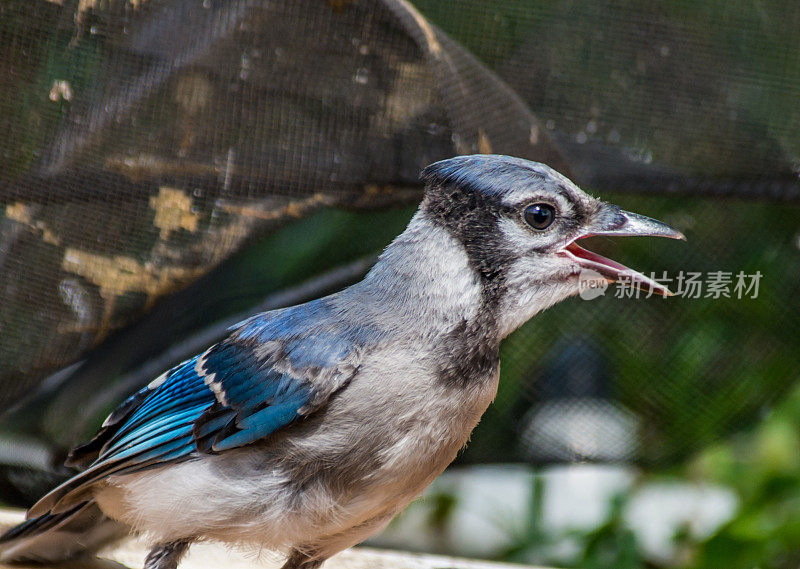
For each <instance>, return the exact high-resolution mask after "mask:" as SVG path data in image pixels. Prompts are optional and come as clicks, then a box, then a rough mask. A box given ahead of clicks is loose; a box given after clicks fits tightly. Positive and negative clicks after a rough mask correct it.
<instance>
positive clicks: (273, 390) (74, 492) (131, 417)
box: [30, 299, 357, 515]
mask: <svg viewBox="0 0 800 569" xmlns="http://www.w3.org/2000/svg"><path fill="white" fill-rule="evenodd" d="M326 302H327V301H326V300H325V299H321V300H319V301H315V302H312V303H308V304H307V305H300V306H296V307H292V308H289V309H284V310H281V311H275V312H272V313H266V314H262V315H259V316H257V317H254V318H251V319H249V320H246V321H245V322H243V323H242V324H240V325H239V326H238V327H235V328H234V329H233V332H232V334H231V336H229V337H228V338H227V339H226V340H223V341H222V342H220V343H219V344H215V345H214V346H212V347H211V348H209V349H208V350H207V351H206V352H205V353H203V354H201V355H199V356H196V357H194V358H191V359H189V360H186V361H185V362H183V363H181V364H179V365H177V366H175V367H174V368H173V369H172V370H170V371H169V372H168V373H167V374H165V376H164V377H163V378H159V379H158V380H156V381H154V382H153V383H152V384H151V385H149V386H148V387H146V388H144V389H142V390H141V391H139V392H138V393H137V394H135V395H133V396H132V397H131V398H129V399H128V400H127V401H126V402H125V403H124V404H123V405H122V406H120V408H119V409H118V410H117V411H115V412H114V413H112V414H111V415H110V416H109V419H107V420H106V423H105V424H104V428H103V429H102V430H101V431H100V433H99V434H98V436H97V437H95V438H94V439H93V440H92V441H90V442H89V443H87V444H86V445H84V446H83V447H78V448H77V449H76V450H75V451H73V455H72V457H73V463H74V464H85V465H87V466H88V468H87V469H86V470H85V471H84V472H82V473H80V474H78V475H77V476H75V477H73V478H72V479H70V480H68V481H67V482H65V483H64V484H62V485H61V486H59V487H58V488H56V489H55V490H53V491H52V492H51V493H50V494H48V495H47V496H45V497H44V498H43V499H42V500H41V501H40V502H39V503H38V504H36V505H35V506H34V507H33V508H31V510H30V515H40V514H42V513H45V512H47V511H64V510H65V509H67V508H69V507H71V506H70V504H73V505H74V503H75V502H74V501H71V498H74V499H76V500H77V499H78V497H80V495H81V493H82V492H83V491H84V490H85V488H86V487H87V486H89V485H91V484H93V483H94V482H96V481H98V480H100V479H102V478H103V477H105V476H108V475H110V474H125V473H131V472H136V471H139V470H141V469H143V468H149V467H151V466H153V465H157V464H162V463H165V462H172V461H181V460H186V459H189V458H192V457H196V456H198V455H199V454H200V453H204V452H223V451H226V450H230V449H233V448H236V447H240V446H244V445H248V444H251V443H253V442H256V441H258V440H259V439H263V438H264V437H267V436H269V435H270V434H271V433H273V432H275V431H276V430H278V429H281V428H284V427H286V426H287V425H289V424H291V423H292V422H293V421H295V420H297V419H298V418H299V417H301V416H302V415H303V414H306V413H308V412H310V411H313V409H314V408H316V407H313V406H311V405H310V402H311V401H312V400H313V401H314V402H315V405H316V406H319V405H320V404H321V402H324V401H325V400H326V398H327V397H328V396H330V395H331V394H332V393H334V392H335V391H336V390H338V389H340V388H341V387H343V386H344V385H346V383H347V382H348V381H349V378H350V377H352V375H354V374H355V371H356V370H357V365H356V363H355V360H356V358H355V356H353V352H352V350H353V349H354V348H353V342H352V337H350V336H349V335H348V333H347V330H346V329H344V330H343V329H341V328H337V327H336V326H334V325H331V323H330V322H327V321H325V317H326V315H328V314H329V313H330V310H329V306H328V305H327V304H325V303H326ZM348 358H349V359H348ZM342 362H345V363H346V365H344V367H341V369H340V367H339V366H341V365H342ZM278 364H280V365H278ZM326 374H327V375H326ZM312 407H313V408H312Z"/></svg>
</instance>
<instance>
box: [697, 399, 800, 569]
mask: <svg viewBox="0 0 800 569" xmlns="http://www.w3.org/2000/svg"><path fill="white" fill-rule="evenodd" d="M688 472H689V473H690V475H692V476H695V477H702V478H704V479H707V480H712V481H715V482H718V483H721V484H725V485H727V486H729V487H731V488H733V489H735V490H736V492H737V493H738V494H739V496H740V498H741V500H742V505H741V507H740V509H739V511H738V513H737V514H736V516H735V517H734V519H733V520H731V521H730V522H729V523H728V524H726V525H725V526H724V527H723V528H721V529H720V530H719V531H718V532H717V533H716V534H715V535H713V536H712V537H710V538H709V539H708V540H707V541H705V542H703V543H700V544H697V555H696V562H695V563H693V567H696V568H697V569H716V568H717V567H726V568H728V569H739V568H741V569H750V568H752V567H758V568H760V569H793V568H795V567H797V566H798V564H799V563H800V385H797V386H795V387H794V388H793V389H792V391H791V392H790V393H789V394H788V395H787V396H786V397H785V398H784V399H783V400H782V401H781V402H780V403H779V404H778V405H777V406H776V407H775V409H773V411H772V412H771V413H770V414H769V415H768V416H767V417H766V418H765V419H764V421H763V422H761V423H760V424H759V425H758V426H757V427H756V428H755V429H753V430H752V431H750V432H747V433H743V434H741V435H739V436H737V437H734V438H731V439H730V440H728V441H726V442H724V443H720V444H717V445H714V446H712V447H710V448H708V449H706V450H705V451H703V452H702V453H700V454H699V456H698V457H697V458H696V459H695V460H694V461H692V462H691V463H690V467H689V469H688Z"/></svg>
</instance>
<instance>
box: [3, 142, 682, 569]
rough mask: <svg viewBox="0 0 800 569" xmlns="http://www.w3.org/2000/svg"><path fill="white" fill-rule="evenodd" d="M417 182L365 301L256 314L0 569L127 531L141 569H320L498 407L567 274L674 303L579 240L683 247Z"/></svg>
mask: <svg viewBox="0 0 800 569" xmlns="http://www.w3.org/2000/svg"><path fill="white" fill-rule="evenodd" d="M421 178H422V180H423V181H424V182H425V185H426V193H425V197H424V200H423V201H422V204H421V205H420V207H419V210H418V211H417V213H416V214H415V215H414V217H413V218H412V220H411V222H410V223H409V225H408V228H407V229H406V230H405V231H404V232H403V233H402V234H401V235H400V236H399V237H397V238H396V239H395V240H394V241H393V242H392V243H391V244H390V245H389V246H388V247H387V248H386V250H385V251H384V252H383V254H382V255H381V256H380V259H379V260H378V262H377V263H376V264H375V266H374V267H373V268H372V270H370V271H369V273H368V274H367V275H366V276H365V277H364V279H363V280H362V281H361V282H359V283H357V284H355V285H353V286H351V287H349V288H347V289H345V290H343V291H341V292H338V293H336V294H333V295H330V296H327V297H324V298H320V299H317V300H314V301H311V302H308V303H306V304H301V305H298V306H292V307H290V308H284V309H281V310H273V311H270V312H265V313H263V314H257V315H255V316H253V317H252V318H249V319H247V320H245V321H244V322H241V323H239V324H237V325H236V326H234V327H233V328H232V329H231V330H230V333H229V335H228V336H227V337H226V338H225V339H223V340H222V341H220V342H219V343H217V344H215V345H213V346H211V347H210V348H208V349H207V350H206V351H204V352H203V353H201V354H199V355H197V356H195V357H193V358H191V359H189V360H187V361H185V362H183V363H181V364H179V365H177V366H175V367H174V368H172V369H171V370H169V371H167V372H165V373H164V374H162V375H161V376H159V377H158V378H156V379H155V380H153V382H152V383H150V384H149V385H148V386H147V387H145V388H144V389H142V390H141V391H139V392H138V393H136V394H135V395H133V396H132V397H130V398H129V399H128V400H127V401H125V402H124V403H123V404H122V405H121V406H120V407H119V408H117V409H116V410H115V411H114V412H113V413H112V414H111V415H110V416H109V417H108V418H107V419H106V421H105V423H103V426H102V429H101V430H100V432H99V433H98V434H97V436H95V438H94V439H93V440H91V441H90V442H88V443H86V444H85V445H83V446H80V447H77V448H76V449H74V450H73V451H72V453H71V454H70V457H69V460H68V464H71V465H73V466H77V467H80V468H82V471H81V472H80V473H79V474H77V475H75V476H74V477H72V478H71V479H69V480H67V481H66V482H64V483H63V484H61V485H60V486H58V487H57V488H55V489H54V490H52V491H51V492H50V493H49V494H47V495H46V496H44V497H43V498H42V499H41V500H39V502H38V503H36V504H35V505H34V506H33V507H32V508H31V509H30V510H29V512H28V521H26V522H23V523H22V524H20V525H19V526H17V527H16V528H13V529H11V530H9V531H8V532H7V533H6V534H5V535H4V536H2V538H0V560H2V561H4V562H9V561H23V560H40V561H55V560H63V559H67V558H70V557H75V556H78V555H81V554H85V553H87V552H92V551H95V550H97V549H98V548H99V547H101V546H103V545H105V544H106V543H108V542H109V541H111V540H114V539H117V538H119V537H120V536H122V535H124V534H126V533H128V532H129V531H137V532H141V533H143V534H144V535H145V536H147V538H148V539H149V540H151V542H152V543H153V544H154V545H153V548H152V550H151V551H150V553H149V555H148V557H147V560H146V562H145V567H146V568H148V569H173V568H175V567H176V566H177V564H178V562H179V560H180V558H181V556H182V554H183V553H184V552H185V551H186V550H187V549H188V547H189V546H190V545H191V543H192V542H194V541H198V540H216V541H220V542H224V543H227V544H239V545H245V546H251V547H256V548H259V549H271V550H278V551H282V552H285V553H286V554H287V556H288V558H287V560H286V563H285V565H284V569H315V568H316V567H319V566H320V565H321V564H322V562H323V561H324V560H325V559H327V558H328V557H330V556H331V555H333V554H335V553H337V552H339V551H341V550H343V549H345V548H347V547H349V546H352V545H354V544H357V543H359V542H361V541H363V540H364V539H366V538H367V537H368V536H370V535H371V534H373V533H375V532H377V531H379V530H380V529H381V528H383V527H384V526H385V525H386V524H387V523H388V522H389V521H390V520H391V519H392V518H393V517H394V516H395V514H397V513H398V512H399V511H400V510H402V509H403V508H404V507H405V506H406V505H407V504H408V503H409V502H410V501H411V500H413V499H414V498H415V497H417V496H418V495H419V494H420V493H421V492H422V491H423V489H424V488H425V487H426V486H428V484H430V483H431V481H433V479H434V478H436V477H437V476H438V475H439V474H440V473H441V472H442V471H443V470H444V469H445V467H446V466H447V465H448V464H450V462H451V461H452V460H453V459H454V458H455V456H456V454H457V453H458V452H459V450H460V449H461V448H462V447H463V446H464V444H465V443H466V441H467V439H468V438H469V435H470V432H471V431H472V429H473V428H474V427H475V425H476V424H477V423H478V421H479V419H480V418H481V415H482V414H483V412H484V411H485V410H486V408H487V406H488V405H489V404H490V402H491V401H492V399H493V398H494V396H495V393H496V391H497V382H498V371H499V357H498V348H499V345H500V341H501V340H502V339H503V338H504V337H506V336H507V335H508V334H509V333H511V332H512V331H513V330H515V329H516V328H518V327H519V326H520V325H522V324H523V323H524V322H526V321H527V320H528V319H529V318H531V317H532V316H533V315H534V314H536V313H537V312H539V311H541V310H544V309H546V308H548V307H549V306H552V305H553V304H555V303H556V302H559V301H560V300H563V299H565V298H567V297H569V296H572V295H574V294H576V293H577V292H578V287H579V280H580V278H581V272H582V271H586V270H588V269H590V270H591V271H594V272H593V273H591V274H594V275H596V276H597V277H598V278H600V279H602V280H605V281H615V280H618V279H620V278H621V277H622V276H625V277H626V278H627V279H629V281H630V282H632V283H636V284H638V285H639V286H641V287H642V288H644V289H647V290H651V291H653V292H655V293H658V294H662V295H668V294H669V291H668V290H667V289H666V288H664V287H663V286H661V285H660V284H659V283H657V282H654V281H652V280H650V279H648V278H647V277H645V276H644V275H642V274H640V273H637V272H635V271H632V270H630V269H628V268H626V267H624V266H623V265H621V264H619V263H616V262H614V261H611V260H609V259H606V258H605V257H602V256H600V255H598V254H595V253H592V252H590V251H587V250H585V249H583V248H582V247H580V246H579V245H577V244H576V241H577V240H579V239H581V238H582V237H587V236H589V235H653V236H662V237H672V238H683V236H682V235H681V234H680V233H679V232H677V231H676V230H674V229H672V228H670V227H669V226H667V225H665V224H663V223H661V222H659V221H656V220H653V219H650V218H647V217H644V216H641V215H637V214H634V213H630V212H626V211H623V210H622V209H620V208H619V207H617V206H615V205H612V204H608V203H605V202H602V201H600V200H598V199H595V198H593V197H590V196H589V195H587V194H585V193H584V192H582V191H581V190H580V189H579V188H578V187H577V186H575V185H574V184H573V183H572V182H570V181H569V180H568V179H567V178H565V177H564V176H562V175H561V174H559V173H558V172H555V171H554V170H552V169H551V168H549V167H547V166H545V165H544V164H539V163H536V162H529V161H526V160H521V159H518V158H511V157H508V156H497V155H476V156H459V157H456V158H452V159H449V160H444V161H441V162H437V163H435V164H432V165H431V166H428V167H427V168H425V170H423V172H422V174H421Z"/></svg>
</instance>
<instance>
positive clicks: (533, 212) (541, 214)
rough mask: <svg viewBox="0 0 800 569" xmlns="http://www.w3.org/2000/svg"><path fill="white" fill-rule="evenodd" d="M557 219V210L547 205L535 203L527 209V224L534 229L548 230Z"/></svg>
mask: <svg viewBox="0 0 800 569" xmlns="http://www.w3.org/2000/svg"><path fill="white" fill-rule="evenodd" d="M555 218H556V210H555V208H554V207H553V206H551V205H550V204H546V203H535V204H533V205H529V206H528V207H526V208H525V223H527V224H528V225H530V226H531V227H533V228H534V229H547V228H548V227H550V224H551V223H553V220H554V219H555Z"/></svg>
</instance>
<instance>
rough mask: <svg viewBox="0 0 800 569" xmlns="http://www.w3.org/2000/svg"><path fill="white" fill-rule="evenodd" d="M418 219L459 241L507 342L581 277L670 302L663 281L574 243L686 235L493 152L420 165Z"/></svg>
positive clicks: (542, 169) (569, 292)
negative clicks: (422, 189) (422, 191)
mask: <svg viewBox="0 0 800 569" xmlns="http://www.w3.org/2000/svg"><path fill="white" fill-rule="evenodd" d="M421 177H422V180H423V181H424V182H425V184H426V188H427V189H426V196H425V200H424V202H423V204H422V207H421V214H422V215H424V216H426V217H427V218H428V219H429V220H430V221H432V222H433V223H434V224H436V225H438V226H440V227H443V228H444V229H445V230H447V231H448V232H449V233H450V235H451V236H452V237H453V238H454V239H455V240H456V241H457V242H460V243H461V244H462V245H463V247H464V249H465V251H466V254H467V257H468V259H469V263H470V266H471V267H472V269H473V271H474V272H475V274H476V275H477V278H478V280H479V281H480V286H481V288H482V296H483V298H484V302H485V303H488V304H490V305H493V306H487V307H486V308H487V309H490V310H493V311H494V312H495V313H496V314H497V320H498V322H497V324H498V326H499V330H498V332H499V333H500V335H501V336H505V335H506V334H508V333H509V332H511V331H513V330H514V329H515V328H517V327H518V326H520V325H521V324H522V323H524V322H525V321H526V320H528V319H529V318H530V317H531V316H533V315H534V314H535V313H536V312H538V311H540V310H543V309H545V308H547V307H549V306H552V305H553V304H555V303H556V302H558V301H560V300H563V299H564V298H567V297H569V296H572V295H574V294H577V293H578V292H579V286H580V281H581V279H582V278H585V277H586V275H587V271H593V273H588V274H590V275H595V278H600V279H603V280H606V281H607V282H615V281H618V280H620V279H622V278H626V279H628V282H630V283H631V284H632V285H634V286H639V287H641V288H642V289H643V290H649V291H652V292H653V293H656V294H660V295H664V296H668V295H670V294H671V293H670V292H669V291H668V290H667V289H666V288H665V287H664V286H662V285H661V284H659V283H657V282H654V281H653V280H651V279H649V278H647V277H646V276H644V275H642V274H641V273H639V272H636V271H634V270H632V269H629V268H627V267H625V266H624V265H622V264H620V263H618V262H616V261H612V260H610V259H607V258H605V257H603V256H601V255H598V254H596V253H592V252H591V251H587V250H586V249H584V248H582V247H580V246H579V245H578V244H577V242H578V241H579V240H580V239H582V238H584V237H590V236H597V235H607V236H658V237H670V238H673V239H684V237H683V235H682V234H681V233H680V232H678V231H676V230H675V229H673V228H671V227H669V226H668V225H666V224H664V223H661V222H660V221H656V220H654V219H650V218H649V217H645V216H643V215H639V214H636V213H631V212H628V211H624V210H622V209H621V208H619V207H618V206H616V205H613V204H610V203H606V202H603V201H601V200H599V199H596V198H593V197H592V196H590V195H588V194H586V193H585V192H583V191H582V190H581V189H580V188H578V187H577V186H576V185H575V184H573V183H572V182H571V181H570V180H568V179H567V178H566V177H564V176H562V175H561V174H559V173H558V172H556V171H555V170H553V169H551V168H549V167H548V166H546V165H544V164H540V163H537V162H530V161H527V160H522V159H519V158H512V157H509V156H499V155H474V156H458V157H456V158H451V159H449V160H443V161H441V162H436V163H435V164H432V165H430V166H428V167H427V168H425V170H423V172H422V175H421Z"/></svg>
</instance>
